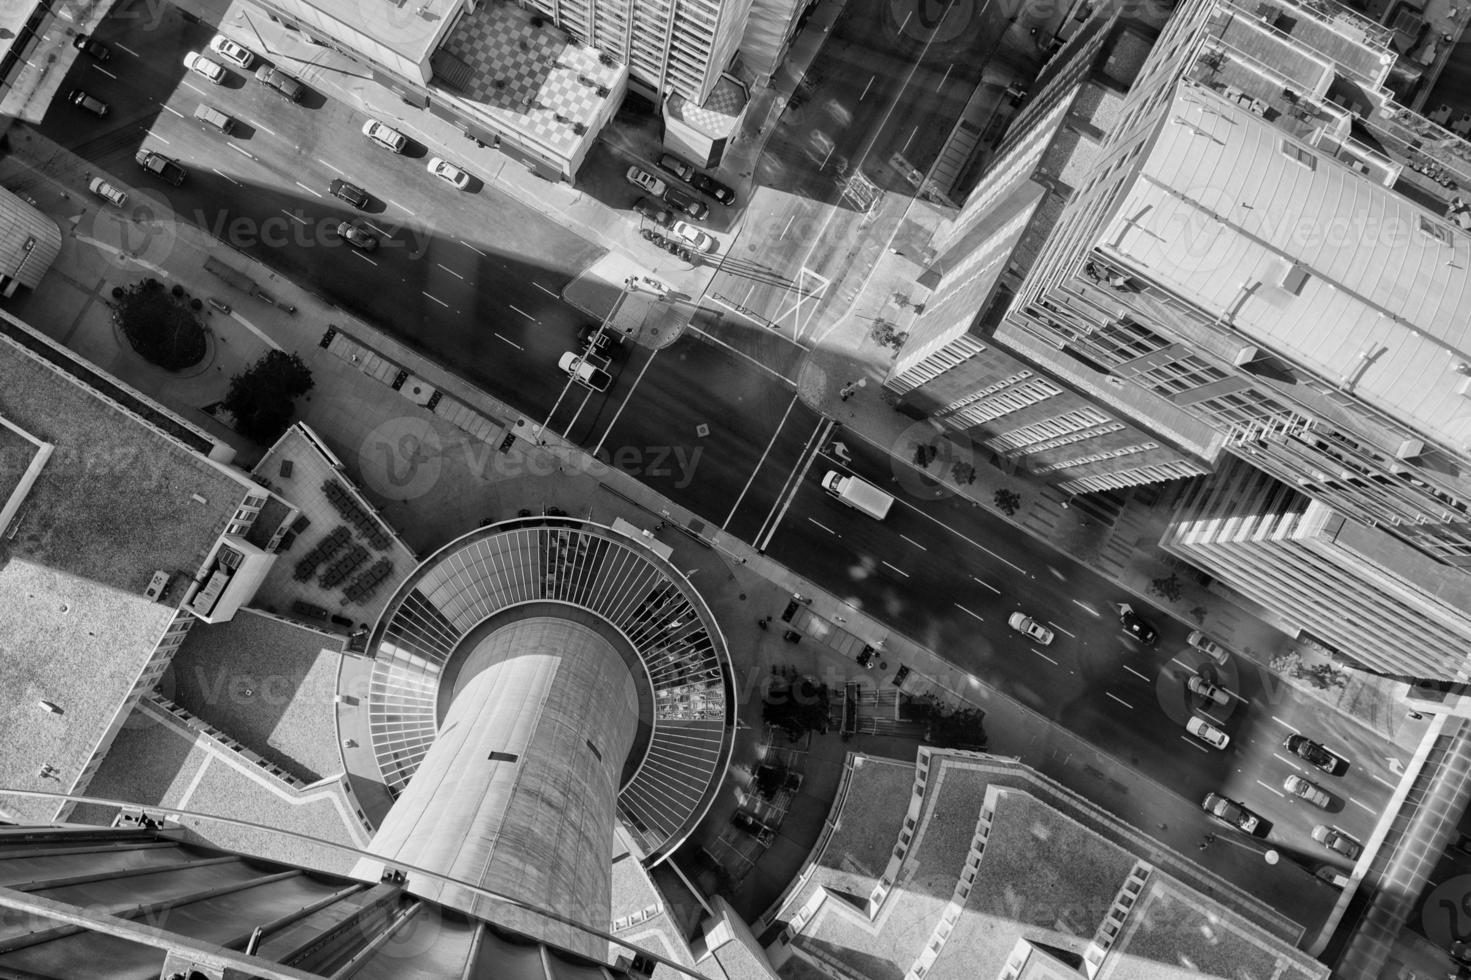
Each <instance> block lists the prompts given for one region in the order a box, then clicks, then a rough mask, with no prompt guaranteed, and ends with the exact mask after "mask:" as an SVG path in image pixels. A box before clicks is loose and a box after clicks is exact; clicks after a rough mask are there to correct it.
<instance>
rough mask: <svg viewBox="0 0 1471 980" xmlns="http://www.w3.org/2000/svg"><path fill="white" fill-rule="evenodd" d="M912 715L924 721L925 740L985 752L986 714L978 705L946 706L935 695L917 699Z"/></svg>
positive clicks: (934, 743)
mask: <svg viewBox="0 0 1471 980" xmlns="http://www.w3.org/2000/svg"><path fill="white" fill-rule="evenodd" d="M908 714H909V716H910V717H911V718H913V719H915V720H916V721H923V722H925V737H924V739H925V741H926V742H928V743H929V744H931V745H934V746H938V747H939V748H942V749H970V750H972V751H975V752H984V751H986V745H987V738H986V726H985V724H984V721H985V718H986V713H985V712H984V711H982V710H980V709H979V708H971V707H964V708H954V709H947V708H946V707H945V706H944V705H943V704H941V703H940V702H939V700H937V699H936V698H935V697H934V695H929V694H927V695H925V696H923V697H920V698H916V699H914V700H913V701H911V702H910V704H909V712H908Z"/></svg>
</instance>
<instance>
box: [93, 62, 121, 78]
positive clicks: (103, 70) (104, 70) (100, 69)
mask: <svg viewBox="0 0 1471 980" xmlns="http://www.w3.org/2000/svg"><path fill="white" fill-rule="evenodd" d="M92 67H93V68H96V69H97V70H98V71H100V72H102V74H104V75H106V76H107V77H108V78H110V79H112V80H113V81H114V82H115V81H117V76H116V75H114V74H113V73H112V72H110V71H108V70H107V69H106V68H100V67H98V66H97V65H93V66H92Z"/></svg>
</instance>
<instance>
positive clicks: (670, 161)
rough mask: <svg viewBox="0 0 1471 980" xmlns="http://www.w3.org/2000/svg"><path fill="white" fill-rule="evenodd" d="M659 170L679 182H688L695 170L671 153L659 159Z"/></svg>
mask: <svg viewBox="0 0 1471 980" xmlns="http://www.w3.org/2000/svg"><path fill="white" fill-rule="evenodd" d="M659 169H660V170H663V171H665V172H666V173H671V174H673V175H674V176H676V177H678V178H679V179H680V180H689V179H690V178H691V177H693V176H694V175H695V168H694V167H693V166H691V165H690V164H688V163H685V162H684V161H683V160H681V159H680V158H679V157H677V156H675V155H674V154H673V153H666V154H664V155H663V156H661V157H660V158H659Z"/></svg>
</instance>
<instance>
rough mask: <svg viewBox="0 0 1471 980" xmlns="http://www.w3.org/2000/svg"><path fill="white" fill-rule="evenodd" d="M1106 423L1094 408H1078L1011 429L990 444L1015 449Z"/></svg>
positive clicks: (1106, 417) (998, 447) (1102, 414)
mask: <svg viewBox="0 0 1471 980" xmlns="http://www.w3.org/2000/svg"><path fill="white" fill-rule="evenodd" d="M1108 421H1109V417H1108V416H1107V415H1105V414H1104V413H1102V412H1100V411H1099V410H1098V409H1096V408H1091V407H1088V408H1080V409H1078V410H1077V411H1073V412H1064V413H1063V414H1061V415H1056V416H1053V417H1052V418H1050V419H1043V420H1042V421H1040V422H1034V423H1032V424H1031V425H1027V426H1023V427H1022V428H1020V429H1013V430H1012V431H1010V432H1007V433H1004V434H1002V435H999V436H997V437H996V438H995V439H992V440H991V443H990V444H991V446H992V447H993V448H995V449H1017V448H1020V447H1021V446H1026V445H1030V444H1031V443H1034V442H1042V441H1043V440H1046V439H1052V438H1055V437H1057V436H1065V435H1070V434H1071V433H1074V432H1079V431H1081V430H1083V429H1091V428H1093V427H1095V426H1098V425H1101V424H1103V423H1105V422H1108Z"/></svg>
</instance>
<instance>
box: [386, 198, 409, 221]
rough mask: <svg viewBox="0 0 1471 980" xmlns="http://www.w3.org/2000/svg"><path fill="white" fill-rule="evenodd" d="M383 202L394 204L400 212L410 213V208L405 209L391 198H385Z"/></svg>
mask: <svg viewBox="0 0 1471 980" xmlns="http://www.w3.org/2000/svg"><path fill="white" fill-rule="evenodd" d="M383 200H385V201H387V202H388V203H389V204H392V205H393V206H394V207H396V208H398V209H399V210H400V211H409V209H408V208H406V207H404V206H403V205H402V204H400V203H398V202H397V201H395V200H394V199H393V198H391V197H385V198H384V199H383ZM409 214H414V212H412V211H409ZM414 216H415V217H418V215H414Z"/></svg>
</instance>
